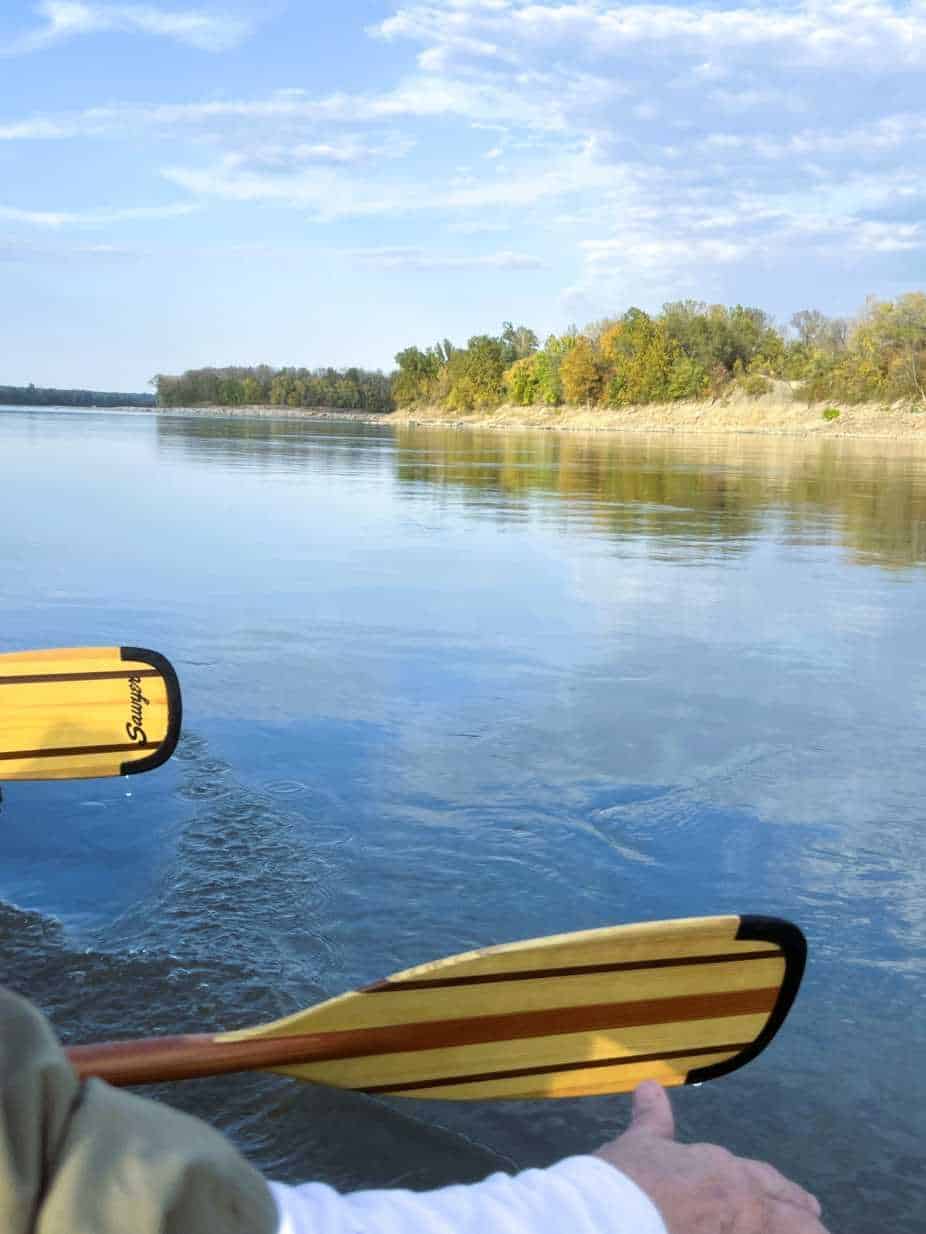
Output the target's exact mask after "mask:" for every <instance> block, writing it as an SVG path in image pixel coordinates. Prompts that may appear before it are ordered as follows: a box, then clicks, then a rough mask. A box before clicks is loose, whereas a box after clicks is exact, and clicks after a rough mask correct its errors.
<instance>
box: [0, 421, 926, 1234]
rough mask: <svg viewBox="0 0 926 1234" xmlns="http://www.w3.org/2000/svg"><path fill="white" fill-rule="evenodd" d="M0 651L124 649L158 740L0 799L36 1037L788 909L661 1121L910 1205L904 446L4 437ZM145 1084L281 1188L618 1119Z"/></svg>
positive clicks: (557, 1148) (82, 428)
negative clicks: (691, 1083) (798, 939)
mask: <svg viewBox="0 0 926 1234" xmlns="http://www.w3.org/2000/svg"><path fill="white" fill-rule="evenodd" d="M0 461H2V464H3V475H4V481H3V487H2V490H0V574H2V578H3V587H2V590H0V650H15V649H19V648H28V647H41V646H66V645H76V644H112V643H129V644H136V645H143V646H144V645H147V646H150V647H153V648H155V649H157V650H160V651H162V652H164V653H165V654H167V655H168V656H169V657H170V659H171V660H172V661H173V663H174V664H175V666H176V668H177V670H178V673H179V675H180V679H181V683H182V687H183V692H184V702H185V726H184V736H183V739H182V742H181V746H180V748H179V750H178V753H177V755H176V756H175V758H174V759H173V760H172V761H171V763H170V764H168V765H167V766H166V767H165V768H163V769H162V770H160V771H158V772H155V773H152V774H150V775H147V776H140V777H136V778H133V779H132V780H129V781H123V782H119V781H88V782H83V783H70V784H47V785H39V784H15V785H8V786H6V788H5V790H4V796H5V800H4V803H3V806H2V808H0V901H2V903H0V948H2V950H0V954H2V956H3V961H4V964H3V968H4V974H5V976H4V978H3V979H4V981H5V982H6V983H7V984H10V985H13V986H14V987H16V988H18V989H20V990H21V991H22V992H24V993H26V994H29V995H31V996H32V997H33V998H35V999H36V1000H37V1001H38V1002H39V1003H40V1004H41V1005H42V1006H43V1007H44V1008H45V1010H46V1011H47V1012H48V1013H49V1014H50V1015H51V1016H52V1017H53V1019H54V1021H55V1023H56V1026H57V1027H58V1029H59V1031H60V1032H61V1034H62V1035H63V1036H64V1037H66V1038H67V1039H69V1040H79V1039H92V1038H99V1037H101V1036H106V1035H115V1034H126V1033H132V1032H149V1031H150V1032H154V1031H171V1032H176V1031H184V1030H188V1029H208V1028H211V1027H235V1026H239V1025H244V1024H248V1023H252V1022H259V1021H260V1020H263V1019H266V1018H269V1017H272V1016H275V1015H278V1014H281V1013H283V1012H287V1011H291V1010H294V1009H296V1008H298V1007H301V1006H305V1005H308V1004H310V1003H312V1002H314V1001H316V1000H318V999H320V998H322V997H325V996H327V995H329V994H335V993H338V992H340V991H341V990H345V989H349V988H351V987H353V986H355V985H357V984H360V983H364V982H367V981H370V980H374V979H376V978H379V977H382V976H384V975H386V974H387V973H389V972H392V971H395V970H396V969H399V968H403V967H407V966H409V965H412V964H415V963H418V962H421V961H423V960H426V959H432V958H435V957H437V956H441V955H445V954H451V953H454V952H458V951H462V950H465V949H467V948H470V947H475V946H480V945H484V944H487V943H492V942H501V941H506V940H510V939H516V938H521V937H530V936H532V935H540V934H548V933H554V932H560V931H566V930H577V929H584V928H589V927H594V926H600V925H608V924H615V923H619V922H623V921H636V920H642V919H646V918H660V917H675V916H682V915H688V914H702V913H706V914H714V913H723V912H751V913H772V914H777V915H782V916H787V917H791V918H792V919H793V920H795V921H797V922H798V923H799V924H800V925H801V926H802V928H803V929H804V931H805V933H806V934H807V937H808V940H809V944H810V963H809V967H808V973H807V976H806V978H805V984H804V987H803V989H802V991H801V994H800V996H799V998H798V1001H797V1003H796V1005H795V1008H794V1010H793V1012H792V1014H791V1017H790V1018H789V1021H788V1023H787V1025H786V1026H785V1028H784V1029H783V1030H782V1032H781V1034H780V1035H779V1037H778V1038H777V1039H776V1041H775V1042H774V1044H773V1045H772V1046H771V1047H770V1048H769V1050H768V1051H767V1052H766V1053H765V1054H764V1055H762V1057H760V1058H759V1059H757V1060H756V1061H755V1062H753V1063H751V1064H750V1065H749V1066H748V1067H746V1068H745V1069H743V1070H742V1071H740V1072H738V1073H736V1074H735V1075H733V1076H730V1077H728V1078H725V1079H723V1080H720V1081H718V1082H717V1083H714V1084H708V1085H705V1086H703V1087H701V1088H698V1089H687V1090H684V1091H680V1092H677V1095H676V1096H675V1104H676V1108H677V1110H678V1113H679V1121H680V1127H681V1133H682V1134H683V1135H684V1136H685V1137H686V1138H691V1139H702V1140H715V1141H720V1142H722V1143H725V1144H727V1145H728V1146H729V1147H731V1148H733V1149H735V1150H736V1151H739V1152H742V1153H745V1154H748V1155H750V1156H757V1157H764V1158H770V1159H772V1160H774V1161H775V1162H776V1164H778V1165H779V1166H780V1168H782V1169H783V1170H785V1171H786V1172H788V1173H790V1174H792V1175H793V1176H795V1177H796V1178H798V1179H799V1180H800V1181H802V1182H804V1183H805V1184H806V1185H808V1186H810V1187H812V1188H813V1189H814V1190H816V1191H817V1192H818V1193H819V1194H820V1196H821V1198H822V1200H823V1202H824V1205H825V1208H826V1212H827V1220H828V1225H829V1226H830V1228H832V1229H833V1231H834V1232H835V1231H839V1232H840V1234H871V1231H872V1230H875V1229H884V1230H887V1229H890V1230H891V1231H892V1232H893V1234H913V1231H914V1230H917V1231H919V1230H920V1229H921V1228H922V1226H921V1214H922V1211H923V1210H924V1208H926V1186H924V1182H923V1178H922V1166H921V1163H922V1144H923V1138H924V1133H926V1113H924V1110H926V1086H924V1081H923V1069H922V1064H921V1063H919V1064H918V1063H917V1059H918V1058H922V1057H923V1056H924V1053H926V1050H924V1047H926V1031H924V1030H923V1028H922V1027H921V1018H922V1017H921V1007H922V990H923V980H924V976H926V959H924V954H926V950H924V949H926V874H924V869H926V865H924V857H926V852H924V849H926V845H924V841H923V808H922V804H921V803H922V801H923V799H924V792H926V760H924V758H923V725H924V719H926V652H924V639H923V634H924V619H923V614H924V613H926V570H924V564H926V453H924V452H919V453H917V452H915V450H914V448H913V447H910V446H899V447H896V446H891V445H890V444H889V443H880V442H852V441H846V440H833V441H803V440H797V439H789V438H767V439H766V438H753V437H718V438H704V437H698V438H677V437H675V436H672V435H663V436H653V437H645V436H639V437H616V436H605V435H601V436H597V435H589V436H584V435H578V434H574V435H571V434H562V435H560V434H553V433H541V432H536V433H526V432H525V433H506V434H493V433H481V434H480V433H471V432H465V433H464V432H455V431H444V430H424V429H413V428H409V429H404V430H394V429H391V428H386V427H383V426H370V425H362V424H357V423H348V422H317V423H312V422H308V421H297V420H279V421H273V420H265V419H256V418H255V419H230V418H223V417H198V416H192V415H184V414H169V415H168V414H164V415H158V416H153V415H148V414H144V413H126V414H112V413H107V414H96V413H88V412H63V411H59V412H56V411H50V410H46V409H43V410H41V411H30V410H23V409H16V410H8V411H0ZM160 1095H161V1096H164V1097H168V1098H169V1099H170V1100H172V1101H174V1102H176V1103H178V1104H181V1105H183V1106H184V1107H185V1108H187V1109H191V1110H194V1111H195V1112H197V1113H199V1114H201V1115H203V1116H204V1117H207V1118H209V1119H210V1120H211V1121H213V1122H214V1123H216V1124H217V1125H219V1126H220V1127H222V1128H224V1129H225V1130H228V1131H229V1132H230V1133H231V1134H232V1135H233V1136H234V1137H235V1139H236V1141H237V1142H238V1143H239V1144H240V1145H241V1146H242V1147H243V1148H244V1149H245V1150H246V1151H247V1152H248V1153H249V1154H250V1155H251V1157H252V1159H254V1160H255V1161H256V1162H257V1163H258V1164H260V1165H261V1166H262V1167H264V1168H265V1169H267V1170H268V1171H269V1172H271V1173H273V1174H275V1175H276V1176H277V1177H284V1178H289V1179H297V1180H301V1179H305V1178H308V1177H320V1178H324V1179H328V1180H330V1181H333V1182H335V1183H336V1184H338V1185H341V1186H352V1187H355V1186H371V1185H380V1184H387V1183H402V1184H403V1185H411V1186H424V1187H427V1186H435V1185H440V1184H442V1183H445V1182H448V1181H453V1180H457V1179H467V1178H475V1177H480V1176H482V1175H483V1174H485V1173H486V1172H487V1171H488V1170H490V1169H493V1168H498V1167H502V1168H511V1167H512V1166H524V1165H532V1164H543V1163H546V1162H549V1161H552V1160H554V1159H556V1158H557V1157H559V1156H562V1155H564V1154H566V1153H569V1152H574V1151H581V1150H583V1149H586V1148H590V1147H593V1146H595V1145H596V1144H597V1143H598V1142H600V1141H601V1140H602V1139H603V1138H604V1137H606V1136H608V1135H610V1134H612V1133H613V1132H614V1131H616V1130H617V1129H619V1128H620V1127H621V1126H622V1125H623V1124H624V1122H625V1120H626V1117H627V1108H628V1106H627V1101H626V1099H624V1098H610V1099H607V1098H599V1099H593V1100H586V1101H570V1102H548V1103H537V1104H527V1103H521V1104H519V1103H503V1104H493V1105H487V1104H483V1105H471V1106H470V1105H465V1104H463V1103H444V1102H435V1103H430V1102H428V1103H425V1102H420V1101H419V1102H408V1101H406V1102H401V1101H399V1100H391V1101H388V1100H383V1099H374V1098H368V1097H363V1096H358V1095H351V1094H340V1093H330V1092H324V1091H321V1090H314V1089H311V1088H309V1087H307V1086H300V1085H296V1084H293V1083H291V1082H289V1081H286V1080H282V1079H276V1078H263V1077H260V1078H257V1077H243V1078H236V1079H224V1080H215V1081H195V1082H189V1083H186V1084H182V1085H174V1086H171V1087H170V1088H167V1087H165V1088H163V1089H162V1090H160Z"/></svg>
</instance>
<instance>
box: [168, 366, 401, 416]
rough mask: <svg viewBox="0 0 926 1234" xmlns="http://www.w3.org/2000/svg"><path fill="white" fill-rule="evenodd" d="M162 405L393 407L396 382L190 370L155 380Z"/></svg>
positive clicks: (291, 372) (355, 373) (332, 373)
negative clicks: (393, 390) (393, 389)
mask: <svg viewBox="0 0 926 1234" xmlns="http://www.w3.org/2000/svg"><path fill="white" fill-rule="evenodd" d="M153 384H154V386H155V388H156V390H157V400H158V405H159V406H160V407H195V406H198V405H201V404H209V405H215V406H219V407H243V406H248V405H253V404H262V405H266V406H274V407H334V408H344V409H345V410H351V411H371V412H387V411H392V410H393V407H394V404H393V401H392V391H391V383H390V379H389V377H388V376H387V375H386V374H385V373H380V372H370V371H368V370H367V369H360V368H348V369H333V368H317V369H305V368H281V369H275V368H270V366H269V365H266V364H260V365H257V366H256V367H254V368H240V367H231V368H199V369H188V370H187V371H186V372H185V373H183V374H182V375H181V376H180V377H171V376H168V375H167V374H165V373H159V374H158V375H157V377H155V378H154V383H153Z"/></svg>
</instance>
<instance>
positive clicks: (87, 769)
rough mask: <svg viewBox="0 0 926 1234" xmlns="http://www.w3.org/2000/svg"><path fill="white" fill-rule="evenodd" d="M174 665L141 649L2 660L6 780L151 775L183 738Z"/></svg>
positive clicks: (2, 774)
mask: <svg viewBox="0 0 926 1234" xmlns="http://www.w3.org/2000/svg"><path fill="white" fill-rule="evenodd" d="M180 713H181V705H180V687H179V685H178V683H177V675H176V673H175V672H174V670H173V668H172V667H171V665H170V664H169V663H168V661H167V660H166V659H165V658H164V656H162V655H159V654H158V653H157V652H156V651H146V650H144V649H143V648H140V647H70V648H64V649H57V650H50V651H23V652H12V653H7V654H5V655H0V780H80V779H87V778H90V777H93V776H117V775H129V774H130V773H133V772H139V771H150V770H151V769H152V768H154V767H159V766H160V765H161V763H164V762H166V761H167V759H169V758H170V756H171V754H172V753H173V751H174V747H175V746H176V744H177V737H178V735H179V733H180Z"/></svg>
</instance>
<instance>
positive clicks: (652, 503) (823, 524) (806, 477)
mask: <svg viewBox="0 0 926 1234" xmlns="http://www.w3.org/2000/svg"><path fill="white" fill-rule="evenodd" d="M157 432H158V442H159V445H160V447H161V448H162V449H163V450H164V451H175V450H180V451H182V452H183V453H185V454H187V455H188V456H190V457H191V458H195V459H197V460H198V461H202V462H210V463H216V464H223V465H235V464H241V465H245V466H247V467H250V468H260V469H267V470H278V471H284V472H289V473H292V472H298V471H300V470H303V469H308V468H312V469H313V470H316V469H318V468H319V467H320V468H322V469H323V470H326V471H331V470H334V471H337V472H339V473H340V474H346V475H349V474H350V473H351V472H359V473H362V474H366V475H368V474H369V473H371V472H377V473H380V474H382V475H387V474H388V475H392V476H394V478H395V481H396V483H397V484H398V487H399V491H400V492H401V493H403V494H405V495H407V497H408V498H409V499H410V500H411V499H414V498H415V497H416V496H419V495H420V494H421V493H422V492H426V493H427V494H428V495H429V496H430V497H432V498H433V496H434V495H435V494H436V493H438V492H445V493H451V494H453V495H454V496H455V497H456V499H457V500H458V501H459V503H460V505H461V506H462V507H463V508H464V509H470V510H474V511H476V512H481V513H483V514H485V515H491V517H492V518H493V519H495V520H497V521H500V522H505V521H523V519H524V518H525V517H526V516H528V514H529V515H530V516H531V517H536V518H540V519H544V520H546V521H553V522H557V521H558V522H565V523H568V524H569V525H570V527H572V528H573V529H580V528H585V529H587V530H588V531H589V532H591V533H594V534H598V535H605V536H612V537H614V538H616V539H619V538H623V537H642V538H644V539H652V540H657V541H659V542H660V545H661V549H660V551H662V552H664V553H665V552H668V553H669V554H670V555H674V556H676V557H677V556H678V555H679V554H678V553H677V552H675V553H674V554H673V553H672V550H671V545H672V543H673V541H682V542H685V543H688V544H692V545H697V544H698V543H702V542H705V541H710V542H712V543H714V544H716V543H718V542H720V541H722V542H723V544H724V545H725V546H726V549H727V551H729V552H737V551H741V550H742V547H743V542H744V541H748V540H750V539H753V538H755V537H756V536H757V535H759V534H762V533H765V532H769V531H775V530H777V532H778V534H779V536H780V537H781V538H782V539H783V540H784V541H785V542H786V543H789V544H792V545H795V546H800V545H804V546H808V547H812V546H815V545H826V544H830V543H833V542H834V540H835V542H837V543H841V544H842V545H843V546H844V547H845V548H846V549H847V550H848V552H849V553H850V556H851V559H852V560H853V561H855V562H857V563H859V564H866V565H870V564H877V565H881V566H885V567H894V568H896V567H905V566H911V565H918V564H921V563H922V562H923V561H926V452H924V451H922V449H919V450H917V447H916V446H915V445H910V444H907V443H896V444H895V443H891V442H889V441H875V440H866V441H861V440H859V441H855V440H852V439H835V440H830V441H826V440H820V439H818V438H796V437H758V436H755V437H750V436H733V435H725V436H716V437H703V436H686V437H682V436H679V435H674V434H671V435H670V434H661V435H652V436H650V435H639V436H633V435H629V434H628V435H624V436H618V435H614V434H586V433H543V432H538V431H525V432H515V431H512V432H504V433H499V432H472V431H466V432H460V431H457V430H453V429H430V428H419V427H397V428H395V429H392V428H389V427H385V426H384V427H380V426H378V425H369V424H365V423H351V422H313V421H305V420H273V419H259V418H246V417H242V418H225V417H212V416H191V415H190V416H181V415H170V416H160V417H158V420H157Z"/></svg>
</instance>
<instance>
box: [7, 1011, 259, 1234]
mask: <svg viewBox="0 0 926 1234" xmlns="http://www.w3.org/2000/svg"><path fill="white" fill-rule="evenodd" d="M276 1228H277V1210H276V1205H275V1203H274V1200H273V1197H272V1195H271V1193H270V1189H269V1188H268V1186H267V1183H266V1182H265V1180H264V1179H263V1177H262V1176H261V1175H260V1174H259V1173H258V1172H257V1171H256V1170H255V1169H254V1168H253V1167H252V1166H250V1165H248V1163H247V1162H246V1161H245V1160H244V1158H243V1157H241V1156H240V1154H239V1153H238V1152H237V1151H236V1150H235V1149H234V1148H233V1147H232V1145H231V1144H230V1143H229V1142H228V1140H226V1139H225V1138H224V1137H223V1136H222V1135H220V1134H219V1133H218V1132H217V1131H214V1130H212V1128H210V1127H208V1126H206V1124H205V1123H201V1122H200V1121H199V1120H198V1119H195V1118H191V1117H189V1116H188V1115H185V1114H180V1113H178V1112H177V1111H175V1110H171V1109H170V1108H169V1107H167V1106H163V1105H160V1104H158V1103H156V1102H153V1101H149V1100H147V1099H145V1098H143V1097H136V1096H134V1095H132V1094H130V1093H125V1092H119V1091H117V1090H116V1089H113V1088H110V1087H109V1085H107V1084H104V1083H102V1082H101V1081H99V1080H90V1081H87V1082H85V1083H80V1082H79V1081H78V1079H77V1077H76V1076H75V1074H74V1072H73V1070H72V1069H71V1067H70V1064H69V1063H68V1061H67V1058H66V1057H65V1055H64V1053H63V1052H62V1050H61V1047H60V1046H59V1044H58V1042H57V1041H56V1040H55V1036H54V1034H53V1032H52V1030H51V1028H50V1027H49V1025H48V1023H47V1022H46V1021H45V1020H44V1019H43V1018H42V1016H41V1015H40V1014H39V1013H38V1012H37V1011H36V1010H35V1008H34V1007H32V1006H31V1005H30V1004H29V1003H27V1002H26V1001H25V1000H24V999H21V998H18V997H17V996H16V995H14V994H10V993H8V992H7V991H5V990H0V1231H2V1234H275V1231H276Z"/></svg>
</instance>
